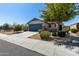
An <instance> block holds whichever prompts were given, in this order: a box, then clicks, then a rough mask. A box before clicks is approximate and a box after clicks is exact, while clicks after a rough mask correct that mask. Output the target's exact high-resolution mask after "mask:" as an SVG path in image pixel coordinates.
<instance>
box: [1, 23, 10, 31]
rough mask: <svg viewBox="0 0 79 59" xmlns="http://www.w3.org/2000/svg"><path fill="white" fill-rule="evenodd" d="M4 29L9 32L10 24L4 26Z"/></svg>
mask: <svg viewBox="0 0 79 59" xmlns="http://www.w3.org/2000/svg"><path fill="white" fill-rule="evenodd" d="M2 28H3V30H4V31H8V30H9V24H8V23H5V24H3V27H2Z"/></svg>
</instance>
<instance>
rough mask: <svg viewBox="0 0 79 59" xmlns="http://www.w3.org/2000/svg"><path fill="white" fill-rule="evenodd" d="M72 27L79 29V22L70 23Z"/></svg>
mask: <svg viewBox="0 0 79 59" xmlns="http://www.w3.org/2000/svg"><path fill="white" fill-rule="evenodd" d="M70 29H78V30H79V23H75V24H72V25H70Z"/></svg>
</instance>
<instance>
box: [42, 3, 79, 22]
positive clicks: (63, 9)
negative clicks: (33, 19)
mask: <svg viewBox="0 0 79 59" xmlns="http://www.w3.org/2000/svg"><path fill="white" fill-rule="evenodd" d="M77 14H79V5H78V4H74V3H46V4H45V9H43V10H42V11H41V18H43V19H44V21H45V22H50V21H55V22H57V23H61V22H63V21H68V20H70V19H71V18H73V17H74V16H75V15H77Z"/></svg>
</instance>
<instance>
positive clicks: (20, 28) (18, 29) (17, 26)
mask: <svg viewBox="0 0 79 59" xmlns="http://www.w3.org/2000/svg"><path fill="white" fill-rule="evenodd" d="M21 30H22V26H21V25H20V24H17V25H15V26H14V31H21Z"/></svg>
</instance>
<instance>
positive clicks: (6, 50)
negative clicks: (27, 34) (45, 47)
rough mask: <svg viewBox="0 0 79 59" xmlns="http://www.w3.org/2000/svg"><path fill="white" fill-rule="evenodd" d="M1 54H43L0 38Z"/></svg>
mask: <svg viewBox="0 0 79 59" xmlns="http://www.w3.org/2000/svg"><path fill="white" fill-rule="evenodd" d="M0 56H43V55H42V54H40V53H37V52H35V51H32V50H29V49H26V48H24V47H21V46H18V45H16V44H13V43H9V42H6V41H4V40H0Z"/></svg>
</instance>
